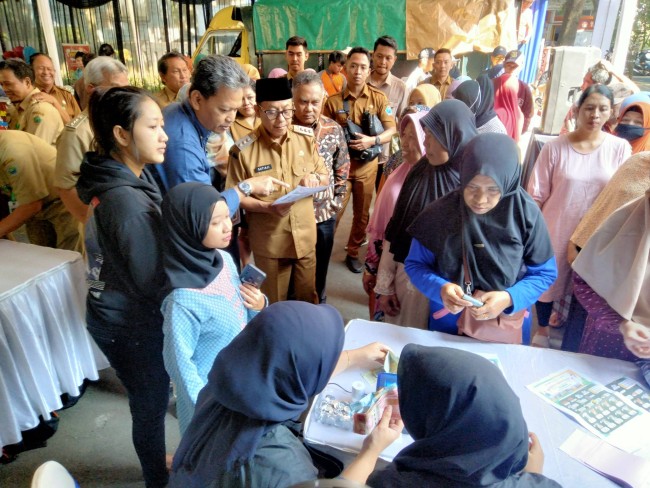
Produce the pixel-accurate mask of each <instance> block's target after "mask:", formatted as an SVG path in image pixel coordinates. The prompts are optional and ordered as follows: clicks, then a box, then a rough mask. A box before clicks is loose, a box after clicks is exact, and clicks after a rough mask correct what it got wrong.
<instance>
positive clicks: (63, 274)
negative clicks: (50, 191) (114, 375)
mask: <svg viewBox="0 0 650 488" xmlns="http://www.w3.org/2000/svg"><path fill="white" fill-rule="evenodd" d="M85 303H86V285H85V266H84V262H83V260H82V257H81V255H80V254H79V253H76V252H71V251H63V250H59V249H51V248H46V247H40V246H33V245H31V244H21V243H16V242H11V241H7V240H0V372H1V374H0V446H5V445H7V444H14V443H16V442H19V441H20V440H21V439H22V437H21V431H24V430H27V429H31V428H33V427H35V426H36V425H38V423H39V418H38V417H39V415H41V416H43V418H45V419H49V418H50V412H51V411H53V410H57V409H59V408H61V406H62V405H61V400H60V395H61V394H63V393H68V394H70V395H72V396H77V395H79V386H81V384H82V383H83V381H84V378H88V379H90V380H96V379H98V374H97V369H98V362H100V363H102V364H100V366H101V367H106V366H107V362H106V361H105V359H104V358H103V355H101V353H100V352H99V351H98V349H97V346H95V344H94V342H93V341H92V339H91V338H90V336H89V335H88V332H87V331H86V321H85V313H86V312H85V311H86V305H85ZM96 358H97V359H96Z"/></svg>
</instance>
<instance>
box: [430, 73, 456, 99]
mask: <svg viewBox="0 0 650 488" xmlns="http://www.w3.org/2000/svg"><path fill="white" fill-rule="evenodd" d="M452 81H454V79H453V78H452V77H451V76H449V75H447V78H446V79H445V80H444V81H442V82H440V81H437V80H436V81H433V77H431V78H429V82H430V83H431V84H432V85H433V86H435V87H436V88H437V89H438V91H439V92H440V99H441V100H445V97H446V96H447V90H448V89H449V87H450V86H451V82H452Z"/></svg>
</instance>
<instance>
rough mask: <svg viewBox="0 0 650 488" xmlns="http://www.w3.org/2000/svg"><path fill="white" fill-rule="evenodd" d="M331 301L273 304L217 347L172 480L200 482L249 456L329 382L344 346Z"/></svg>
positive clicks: (340, 322)
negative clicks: (221, 347)
mask: <svg viewBox="0 0 650 488" xmlns="http://www.w3.org/2000/svg"><path fill="white" fill-rule="evenodd" d="M343 341H344V327H343V319H342V318H341V315H340V314H339V313H338V311H337V310H336V309H335V308H334V307H332V306H330V305H312V304H310V303H305V302H297V301H286V302H278V303H274V304H273V305H270V306H269V307H267V308H265V309H264V310H262V311H261V312H260V313H259V314H258V315H257V316H255V318H253V319H252V320H251V321H250V322H249V323H248V325H247V326H246V327H245V328H244V330H243V331H242V332H241V333H240V334H239V335H238V336H237V337H236V338H235V339H234V340H233V341H232V342H231V343H230V344H229V345H228V346H226V347H225V348H223V349H222V350H221V352H220V353H219V355H218V356H217V359H216V360H215V362H214V365H213V366H212V370H211V371H210V373H209V375H208V384H207V385H206V386H205V387H204V388H203V390H201V392H200V393H199V398H198V401H197V404H196V411H195V413H194V417H193V418H192V422H191V423H190V425H189V427H188V428H187V431H186V432H185V435H184V436H183V439H182V440H181V444H180V446H179V448H178V450H177V451H176V455H175V456H174V465H173V471H174V474H173V475H172V481H173V483H172V485H173V486H204V485H207V484H209V482H211V481H212V480H214V479H215V474H216V473H219V472H223V471H225V470H231V469H232V468H233V467H236V466H238V465H241V464H244V463H246V462H247V461H250V460H251V459H252V457H253V456H254V454H255V450H256V449H257V446H258V444H259V442H260V439H261V438H262V436H263V435H264V434H265V433H266V432H267V431H268V430H269V429H271V428H272V427H274V426H276V425H277V424H279V423H281V422H284V421H287V420H290V419H294V418H297V417H298V416H299V415H300V414H301V413H303V412H304V411H305V410H306V409H307V407H308V406H309V401H310V399H311V397H312V396H314V395H316V394H317V393H320V392H321V391H322V390H323V388H325V386H326V385H327V382H328V381H329V379H330V376H331V375H332V373H333V372H334V368H335V366H336V363H337V362H338V359H339V357H340V355H341V351H342V349H343Z"/></svg>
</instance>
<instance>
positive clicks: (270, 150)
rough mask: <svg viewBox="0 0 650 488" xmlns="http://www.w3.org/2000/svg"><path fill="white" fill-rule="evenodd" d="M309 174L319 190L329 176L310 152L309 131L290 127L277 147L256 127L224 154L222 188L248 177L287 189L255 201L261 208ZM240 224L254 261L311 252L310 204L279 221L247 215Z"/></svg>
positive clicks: (309, 200) (312, 224) (301, 202)
mask: <svg viewBox="0 0 650 488" xmlns="http://www.w3.org/2000/svg"><path fill="white" fill-rule="evenodd" d="M309 173H316V174H318V175H320V177H321V180H322V181H323V184H327V182H328V178H329V175H328V173H327V170H326V169H325V165H324V163H323V158H321V157H320V155H319V154H318V151H317V149H316V141H315V139H314V131H313V130H312V129H310V128H308V127H300V126H290V127H289V129H288V132H287V135H286V138H285V139H284V141H283V142H282V144H278V143H277V142H274V141H273V140H272V139H271V137H270V136H269V135H268V133H267V132H266V130H265V129H264V127H263V126H261V125H260V126H259V127H258V128H257V129H255V130H254V131H253V132H251V133H250V134H249V135H248V136H246V137H244V138H243V139H240V140H239V141H237V142H236V143H235V145H234V146H233V147H232V148H231V149H230V160H229V162H228V177H227V179H226V188H232V187H234V186H235V185H237V184H238V183H239V182H240V181H243V180H245V179H247V178H251V177H253V176H266V175H268V176H273V177H274V178H277V179H279V180H281V181H284V182H286V183H289V184H290V185H291V188H284V187H283V188H280V189H279V190H278V191H276V192H274V193H273V194H272V195H270V196H268V197H256V198H258V199H259V200H261V201H263V202H273V201H275V200H277V199H278V198H279V197H281V196H283V195H286V194H287V193H289V192H290V191H291V190H292V189H294V188H295V187H296V186H298V184H299V182H300V180H302V178H303V177H304V176H305V175H307V174H309ZM246 218H247V220H248V227H249V228H248V235H249V238H250V243H251V249H252V251H253V253H254V254H255V255H259V256H265V257H268V258H276V259H281V258H290V259H296V258H297V259H300V258H302V257H304V256H306V255H307V254H308V253H310V252H313V250H314V249H315V248H316V219H315V217H314V204H313V198H303V199H302V200H299V201H297V202H296V203H294V204H293V206H292V207H291V210H290V211H289V214H288V215H285V216H284V217H279V216H277V215H273V214H268V213H261V212H250V211H247V212H246Z"/></svg>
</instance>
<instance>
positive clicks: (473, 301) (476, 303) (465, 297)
mask: <svg viewBox="0 0 650 488" xmlns="http://www.w3.org/2000/svg"><path fill="white" fill-rule="evenodd" d="M463 300H467V301H468V302H470V303H471V304H472V306H474V307H482V306H483V302H482V301H480V300H477V299H476V298H474V297H473V296H471V295H467V294H465V295H463Z"/></svg>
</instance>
